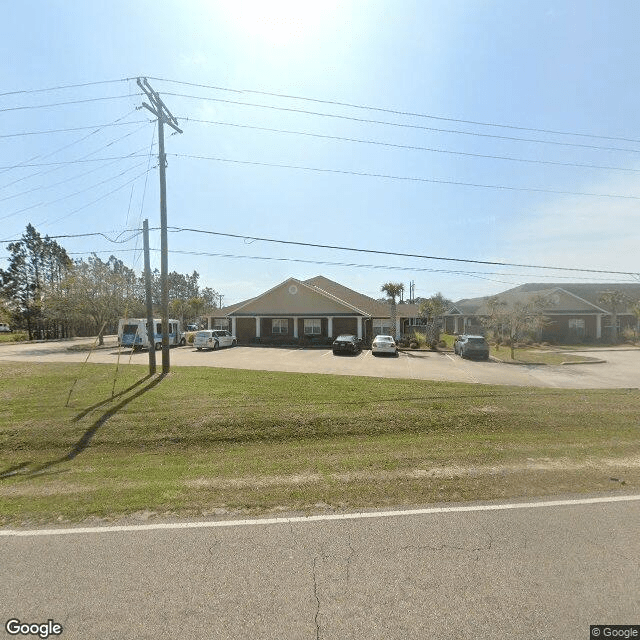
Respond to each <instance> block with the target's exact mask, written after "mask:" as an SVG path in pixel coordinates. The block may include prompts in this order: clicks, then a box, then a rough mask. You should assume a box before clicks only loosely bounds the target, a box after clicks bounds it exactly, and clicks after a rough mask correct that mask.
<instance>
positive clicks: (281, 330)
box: [271, 318, 289, 336]
mask: <svg viewBox="0 0 640 640" xmlns="http://www.w3.org/2000/svg"><path fill="white" fill-rule="evenodd" d="M288 333H289V318H271V335H274V336H284V335H287V334H288Z"/></svg>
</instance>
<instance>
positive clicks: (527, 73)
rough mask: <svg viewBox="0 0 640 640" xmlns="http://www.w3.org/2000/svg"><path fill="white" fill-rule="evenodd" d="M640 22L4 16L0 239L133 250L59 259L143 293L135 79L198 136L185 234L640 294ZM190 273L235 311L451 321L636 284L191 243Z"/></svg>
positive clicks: (228, 10)
mask: <svg viewBox="0 0 640 640" xmlns="http://www.w3.org/2000/svg"><path fill="white" fill-rule="evenodd" d="M639 19H640V5H638V3H636V2H632V1H629V2H610V1H609V2H587V1H583V2H551V1H550V2H542V1H536V2H512V1H505V2H491V1H485V2H480V1H477V2H471V1H468V2H464V1H460V2H409V1H403V0H393V1H389V2H383V1H371V2H356V1H354V2H337V1H336V2H331V1H327V2H322V3H314V2H306V3H305V2H284V1H283V2H267V1H264V2H244V3H243V2H240V1H238V2H234V3H231V2H212V1H204V0H203V1H201V2H196V1H191V2H189V1H186V0H182V1H181V2H168V1H165V2H162V3H157V2H147V1H137V2H130V0H129V1H127V2H124V1H122V2H121V1H119V0H116V1H113V2H109V3H87V2H72V1H68V0H67V1H58V2H56V1H50V2H44V1H42V2H30V1H26V2H21V3H7V4H6V5H5V6H4V7H3V21H2V25H1V26H0V30H1V36H2V37H1V38H0V42H1V44H0V46H1V47H2V49H3V50H2V60H3V61H4V68H3V74H2V77H3V78H4V83H3V86H2V87H1V88H0V94H2V95H0V114H1V115H2V118H1V119H0V122H1V126H0V135H1V136H2V137H1V138H0V145H1V148H2V162H1V168H0V204H1V205H2V206H1V208H0V223H1V224H2V237H1V238H0V239H2V240H7V239H11V238H17V237H19V236H20V235H21V233H22V232H23V231H24V228H25V226H26V225H27V224H28V223H32V224H34V226H35V227H36V228H37V229H38V230H39V231H40V232H41V233H43V234H49V235H52V236H56V235H73V234H84V233H92V232H102V233H104V234H106V235H107V236H109V237H110V238H112V239H115V238H116V237H117V238H118V239H119V240H123V241H124V242H120V243H117V244H116V243H112V242H109V241H108V240H106V239H104V238H102V237H99V236H94V237H85V238H66V239H61V240H59V241H60V242H61V244H62V245H63V246H64V247H65V248H66V249H67V250H68V251H69V252H70V253H71V254H72V255H73V257H78V258H79V257H83V256H86V255H87V254H88V252H92V251H95V252H97V253H98V255H100V256H101V257H103V258H104V259H106V258H108V256H109V254H110V253H114V255H117V256H118V257H120V258H121V259H123V260H124V261H125V263H127V264H128V265H129V266H132V267H134V268H135V269H137V270H140V269H141V267H142V256H141V252H140V248H141V244H142V241H141V238H140V236H139V235H138V236H136V237H131V236H132V235H133V234H132V233H130V232H128V231H127V230H129V229H136V228H139V227H140V226H141V220H142V219H144V218H148V219H149V221H150V225H151V226H152V227H157V226H158V225H159V195H158V193H159V186H158V171H157V160H156V158H155V157H154V154H157V147H155V146H153V147H152V144H155V143H156V142H157V136H156V135H155V127H154V124H153V123H152V122H151V116H150V114H148V112H146V111H145V110H140V109H137V107H139V106H140V105H141V103H142V101H143V96H142V95H140V93H141V92H140V91H139V89H138V87H137V85H136V83H135V81H134V80H127V79H128V78H135V77H138V76H146V77H149V78H150V80H149V81H150V83H151V85H152V86H153V87H154V89H155V90H156V91H158V92H159V93H160V94H161V96H162V98H163V99H164V101H165V103H166V104H167V106H168V107H169V109H170V110H171V112H172V113H173V114H174V115H175V116H176V117H177V118H178V121H179V123H180V126H181V128H182V129H183V133H182V134H181V135H177V134H176V135H169V134H170V133H171V130H170V129H167V137H166V151H167V153H168V154H169V157H168V170H167V182H168V219H169V225H170V226H173V227H180V228H193V229H200V230H207V231H216V232H220V233H228V234H236V235H248V236H253V237H261V238H273V239H278V240H286V241H294V242H303V243H315V244H324V245H340V246H347V247H354V248H360V249H371V250H378V251H386V252H392V253H408V254H418V255H428V256H438V257H449V258H462V259H472V260H480V261H496V262H509V263H518V264H535V265H548V266H560V267H570V268H576V267H577V268H582V269H601V270H613V271H626V272H634V271H638V270H639V269H638V263H637V257H636V252H637V247H638V244H639V243H638V240H639V239H640V238H639V236H640V232H639V231H638V229H639V228H640V227H639V225H638V210H639V208H640V184H639V178H640V173H639V172H640V155H639V154H640V126H639V124H640V122H639V120H640V117H639V115H638V113H639V108H638V105H639V104H640V101H639V97H640V96H639V90H638V87H640V82H639V81H640V78H639V77H638V76H639V75H640V71H639V67H638V64H637V60H638V59H640V44H639V39H638V38H637V33H636V31H637V29H636V27H637V25H638V23H639ZM106 81H109V82H106ZM111 81H113V82H111ZM94 82H98V83H100V84H93V85H88V86H82V87H75V88H65V89H54V90H47V91H35V90H40V89H51V88H54V87H61V86H67V85H73V84H85V83H94ZM185 83H190V84H185ZM192 85H199V86H192ZM231 90H234V91H231ZM14 92H17V93H14ZM267 94H281V95H279V96H276V95H267ZM281 96H297V97H281ZM301 98H313V99H316V100H321V101H327V102H314V101H310V100H304V99H301ZM74 101H82V102H77V103H75V104H60V103H69V102H74ZM336 102H339V103H348V104H351V105H358V106H359V108H357V107H355V106H352V107H349V106H344V105H338V104H335V103H336ZM239 103H245V104H239ZM45 105H56V106H45ZM25 107H26V108H25ZM361 107H372V108H361ZM382 109H386V110H390V111H392V112H394V113H391V112H389V111H387V112H385V111H382ZM309 112H313V113H309ZM397 112H404V113H405V114H407V113H412V114H417V115H403V114H401V113H397ZM202 121H206V122H202ZM374 121H375V122H374ZM495 125H500V126H495ZM80 127H83V128H80ZM250 127H253V128H250ZM73 128H78V129H77V130H74V131H62V132H57V133H42V132H45V131H51V130H54V129H73ZM265 129H271V130H272V131H265ZM273 130H277V131H273ZM543 130H544V131H543ZM551 131H553V132H556V133H550V132H551ZM569 133H571V134H582V135H567V134H569ZM16 134H19V135H16ZM26 134H33V135H26ZM310 134H313V135H310ZM585 134H588V135H585ZM592 136H593V137H592ZM597 136H599V137H597ZM336 138H342V139H341V140H338V139H336ZM347 138H348V139H349V140H346V139H347ZM515 138H518V139H515ZM356 140H357V141H356ZM634 140H635V142H634ZM408 147H411V148H408ZM417 147H420V148H417ZM194 156H198V158H195V157H194ZM487 156H491V157H487ZM505 158H508V159H505ZM48 163H64V164H48ZM247 163H259V164H247ZM25 165H27V166H25ZM267 165H287V168H284V167H282V166H267ZM575 165H589V166H575ZM293 167H306V169H302V168H293ZM311 169H315V170H311ZM327 170H329V171H327ZM340 172H342V173H340ZM356 174H376V175H356ZM381 176H394V177H395V178H390V177H381ZM470 185H476V186H470ZM480 185H482V186H480ZM612 196H616V197H612ZM619 196H625V197H619ZM151 244H152V247H153V248H154V249H157V248H158V247H159V234H158V233H156V232H154V233H153V234H152V239H151ZM3 246H6V245H3ZM169 249H170V251H171V254H170V256H169V268H170V269H171V270H176V271H179V272H181V273H190V272H191V271H193V270H196V271H198V272H199V273H200V275H201V280H200V283H201V285H203V286H211V287H213V288H214V289H216V290H218V291H219V292H220V293H221V294H223V295H224V303H225V304H229V303H233V302H236V301H239V300H242V299H245V298H248V297H252V296H254V295H257V294H259V293H261V292H263V291H265V290H267V289H269V288H271V287H272V286H274V285H276V284H277V283H279V282H281V281H283V280H285V279H286V278H288V277H290V276H293V277H296V278H299V279H306V278H310V277H313V276H315V275H319V274H321V275H325V276H326V277H328V278H331V279H333V280H336V281H338V282H340V283H342V284H344V285H346V286H349V287H352V288H354V289H357V290H359V291H361V292H363V293H366V294H368V295H371V296H373V297H378V295H379V290H380V286H381V285H382V284H383V283H384V282H387V281H393V282H403V283H405V285H406V286H407V290H408V285H409V282H410V281H414V282H415V291H416V295H419V296H429V295H431V294H433V293H435V292H437V291H441V292H442V293H444V294H445V295H446V296H447V297H449V298H452V299H454V300H457V299H460V298H463V297H474V296H479V295H486V294H493V293H497V292H499V291H501V290H504V289H506V288H508V287H510V286H515V285H517V284H520V283H523V282H544V281H582V280H580V279H582V278H589V279H596V278H597V279H604V280H608V281H610V282H611V281H614V282H615V281H626V280H629V279H630V277H628V276H619V275H606V274H593V275H589V274H588V273H580V272H554V271H549V270H534V269H524V268H522V267H496V266H483V265H478V264H474V263H462V262H451V261H440V260H426V259H417V258H407V257H399V256H390V255H376V254H367V253H353V252H344V251H338V250H332V249H319V248H310V247H302V246H295V245H285V244H273V243H265V242H261V241H248V240H243V239H237V238H235V239H234V238H227V237H224V236H215V235H205V234H197V233H192V232H185V231H183V232H180V233H170V234H169ZM2 254H4V255H5V256H6V253H5V252H4V250H3V249H0V255H2ZM305 261H306V262H305ZM3 263H4V264H6V260H4V259H3V261H2V262H0V265H1V264H3ZM319 263H321V264H319ZM330 263H336V264H330ZM159 264H160V259H159V254H158V252H157V251H154V252H153V253H152V266H154V267H158V268H159ZM365 265H369V266H365ZM451 271H456V272H458V273H448V272H451ZM460 272H465V273H460Z"/></svg>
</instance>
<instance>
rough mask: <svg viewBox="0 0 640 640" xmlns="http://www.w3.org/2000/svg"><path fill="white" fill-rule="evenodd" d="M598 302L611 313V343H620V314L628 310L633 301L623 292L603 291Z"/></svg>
mask: <svg viewBox="0 0 640 640" xmlns="http://www.w3.org/2000/svg"><path fill="white" fill-rule="evenodd" d="M598 302H599V303H600V304H603V305H605V306H606V307H607V309H609V310H610V311H611V335H610V338H611V341H612V342H618V313H620V311H622V310H623V309H626V308H627V307H628V306H629V305H630V304H631V303H632V302H633V301H632V300H631V298H630V297H629V296H628V295H627V294H626V293H623V292H622V291H618V290H614V291H603V292H602V293H601V294H600V297H599V298H598Z"/></svg>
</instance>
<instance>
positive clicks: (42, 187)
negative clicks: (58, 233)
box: [0, 149, 143, 202]
mask: <svg viewBox="0 0 640 640" xmlns="http://www.w3.org/2000/svg"><path fill="white" fill-rule="evenodd" d="M140 151H143V149H139V150H136V151H134V152H133V154H137V153H139V152H140ZM129 157H138V156H135V155H131V156H129ZM116 162H120V158H118V159H116V160H111V161H109V162H107V163H105V164H103V165H101V166H99V167H94V168H93V169H89V171H83V172H82V173H78V174H76V175H73V176H70V177H69V178H65V179H64V180H59V181H58V182H52V183H51V184H47V185H40V186H38V187H33V188H32V189H27V190H26V191H21V192H20V193H14V194H13V195H10V196H5V197H4V198H0V202H4V201H6V200H12V199H13V198H18V197H20V196H24V195H28V194H30V193H34V192H35V191H41V190H44V189H52V188H54V187H59V186H60V185H62V184H66V183H67V182H72V181H73V180H78V179H79V178H84V177H86V176H88V175H91V174H92V173H95V172H96V171H101V170H102V169H105V168H107V167H109V166H111V165H112V164H115V163H116ZM55 170H56V169H51V170H50V171H45V172H42V173H40V174H39V175H44V174H46V173H50V172H52V171H55Z"/></svg>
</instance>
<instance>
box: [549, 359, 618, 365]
mask: <svg viewBox="0 0 640 640" xmlns="http://www.w3.org/2000/svg"><path fill="white" fill-rule="evenodd" d="M606 362H607V361H606V360H587V361H586V362H561V363H560V365H562V366H564V365H573V364H606Z"/></svg>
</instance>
